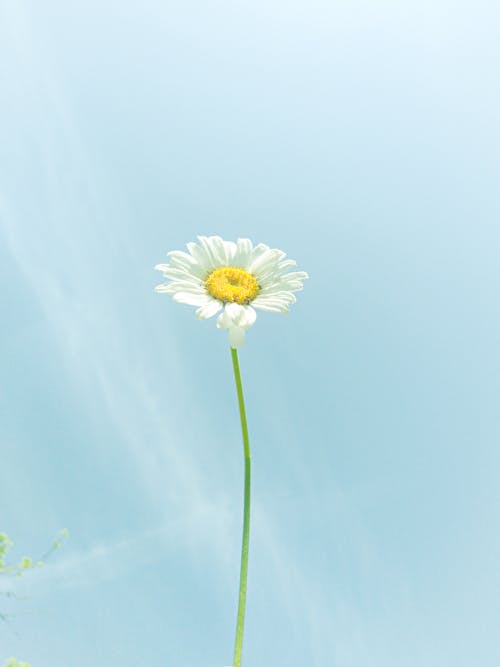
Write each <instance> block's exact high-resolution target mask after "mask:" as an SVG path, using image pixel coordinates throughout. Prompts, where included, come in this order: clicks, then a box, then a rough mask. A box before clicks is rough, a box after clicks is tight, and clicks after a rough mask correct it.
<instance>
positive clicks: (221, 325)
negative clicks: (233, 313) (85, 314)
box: [217, 310, 233, 329]
mask: <svg viewBox="0 0 500 667" xmlns="http://www.w3.org/2000/svg"><path fill="white" fill-rule="evenodd" d="M232 324H233V323H232V321H231V318H230V317H229V315H227V314H226V311H225V310H223V311H222V313H221V314H220V315H219V317H218V318H217V329H229V327H230V326H232Z"/></svg>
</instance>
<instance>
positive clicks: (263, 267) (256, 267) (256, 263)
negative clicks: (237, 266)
mask: <svg viewBox="0 0 500 667" xmlns="http://www.w3.org/2000/svg"><path fill="white" fill-rule="evenodd" d="M283 257H285V253H284V252H281V250H271V249H267V250H266V251H265V252H263V253H262V254H261V255H259V256H258V257H255V258H254V259H252V262H250V264H249V265H248V270H249V271H250V273H253V274H255V277H256V278H257V280H258V279H259V277H260V275H264V274H266V273H268V272H269V271H273V270H274V271H275V270H276V269H277V265H278V262H279V261H280V260H281V259H282V258H283Z"/></svg>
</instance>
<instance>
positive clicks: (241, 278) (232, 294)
mask: <svg viewBox="0 0 500 667" xmlns="http://www.w3.org/2000/svg"><path fill="white" fill-rule="evenodd" d="M205 287H206V288H207V291H208V293H209V294H211V295H212V296H213V297H214V299H219V301H236V303H240V304H243V303H249V302H250V301H252V299H255V297H256V296H257V294H258V292H259V284H258V282H257V280H256V279H255V276H253V275H252V274H251V273H248V271H245V270H244V269H238V268H236V267H235V266H223V267H222V268H220V269H215V271H212V273H211V274H210V275H209V276H208V278H207V279H206V280H205Z"/></svg>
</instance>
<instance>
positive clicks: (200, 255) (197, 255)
mask: <svg viewBox="0 0 500 667" xmlns="http://www.w3.org/2000/svg"><path fill="white" fill-rule="evenodd" d="M187 248H188V250H189V252H190V253H191V255H192V257H194V259H195V260H196V261H197V262H198V264H199V266H200V267H201V268H202V269H203V270H204V271H205V273H206V272H208V271H210V269H212V268H213V265H212V261H211V259H210V257H209V256H208V255H207V253H206V252H205V249H204V248H200V246H199V245H197V244H196V243H188V244H187Z"/></svg>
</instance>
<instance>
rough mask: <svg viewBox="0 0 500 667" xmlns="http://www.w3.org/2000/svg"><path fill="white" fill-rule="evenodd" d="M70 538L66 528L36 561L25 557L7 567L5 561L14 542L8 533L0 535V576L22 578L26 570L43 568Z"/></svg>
mask: <svg viewBox="0 0 500 667" xmlns="http://www.w3.org/2000/svg"><path fill="white" fill-rule="evenodd" d="M67 537H69V532H68V531H67V530H66V528H64V529H63V530H60V531H59V533H58V534H57V537H56V538H55V540H54V541H53V542H52V545H51V547H50V548H49V549H48V550H47V551H46V552H45V553H44V554H43V555H42V556H41V557H40V558H39V559H38V560H36V561H34V560H33V559H32V558H30V556H23V557H22V558H21V560H20V561H19V562H18V563H13V564H12V565H7V564H6V562H5V560H6V556H7V554H8V552H9V551H10V550H11V549H12V547H13V546H14V542H12V540H10V539H9V536H8V535H7V533H0V575H10V576H15V577H22V575H23V574H24V573H25V572H26V570H31V569H33V568H35V567H42V566H43V565H44V563H45V561H46V560H47V558H49V557H50V556H51V555H52V554H53V553H54V551H56V550H57V549H59V548H60V547H61V545H62V543H63V541H64V540H65V539H66V538H67Z"/></svg>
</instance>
